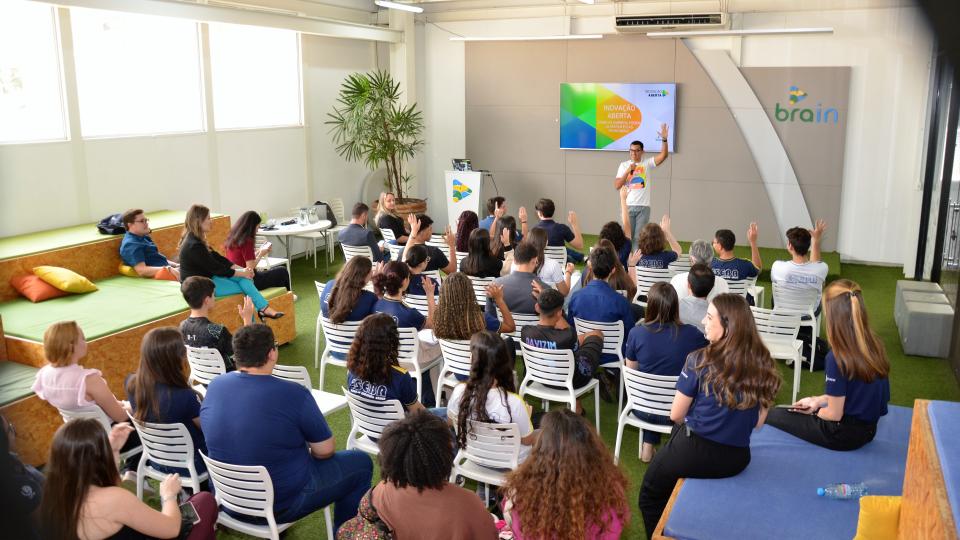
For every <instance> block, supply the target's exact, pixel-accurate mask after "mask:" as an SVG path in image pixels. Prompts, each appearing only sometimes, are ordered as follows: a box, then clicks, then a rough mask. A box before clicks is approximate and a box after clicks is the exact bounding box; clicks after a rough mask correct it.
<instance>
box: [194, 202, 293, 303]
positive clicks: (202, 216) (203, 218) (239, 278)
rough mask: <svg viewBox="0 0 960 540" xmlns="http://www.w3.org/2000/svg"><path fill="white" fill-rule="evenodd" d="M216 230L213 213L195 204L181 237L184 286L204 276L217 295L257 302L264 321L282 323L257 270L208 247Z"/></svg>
mask: <svg viewBox="0 0 960 540" xmlns="http://www.w3.org/2000/svg"><path fill="white" fill-rule="evenodd" d="M211 228H213V220H212V219H211V218H210V209H209V208H207V207H206V206H203V205H202V204H195V205H193V206H191V207H190V209H189V210H187V216H186V218H185V219H184V222H183V235H182V236H181V237H180V246H179V250H180V282H181V283H183V281H184V280H186V279H187V278H188V277H190V276H203V277H205V278H209V279H211V280H213V284H214V285H215V286H216V289H215V290H214V295H216V296H230V295H232V294H245V295H247V296H249V297H250V299H251V300H253V305H254V306H255V307H256V308H257V315H259V316H260V319H261V320H263V319H264V318H268V319H279V318H280V317H283V312H281V311H276V310H275V309H273V308H271V307H270V306H269V305H268V304H267V300H266V299H265V298H264V297H263V295H262V294H260V291H258V290H257V286H256V285H255V284H254V283H253V275H254V274H253V270H250V269H248V268H245V267H242V266H237V265H235V264H233V263H232V262H230V260H229V259H227V258H226V257H224V256H223V255H221V254H219V253H217V252H216V251H214V250H213V248H211V247H210V245H209V244H208V243H207V233H209V232H210V229H211Z"/></svg>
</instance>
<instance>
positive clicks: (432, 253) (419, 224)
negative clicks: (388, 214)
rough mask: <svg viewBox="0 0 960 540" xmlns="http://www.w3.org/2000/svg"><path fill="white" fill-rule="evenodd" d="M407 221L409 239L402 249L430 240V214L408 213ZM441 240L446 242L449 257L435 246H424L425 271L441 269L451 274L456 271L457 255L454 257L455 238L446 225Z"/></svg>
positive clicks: (431, 232) (431, 234)
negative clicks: (425, 256) (425, 251)
mask: <svg viewBox="0 0 960 540" xmlns="http://www.w3.org/2000/svg"><path fill="white" fill-rule="evenodd" d="M407 223H409V224H410V240H408V241H407V245H406V247H405V248H404V251H406V250H408V249H410V248H411V247H412V246H415V245H421V244H426V243H427V242H429V241H430V237H431V236H433V220H432V219H430V216H428V215H426V214H417V215H413V214H410V215H409V216H407ZM443 241H444V242H445V243H446V244H447V248H448V249H449V250H450V257H449V258H448V257H447V255H446V254H445V253H444V252H443V251H441V250H440V248H438V247H436V246H426V245H425V246H424V247H425V248H427V266H426V268H424V271H425V272H432V271H434V270H442V271H443V273H444V274H452V273H454V272H456V271H457V257H456V253H455V251H456V247H457V246H456V238H455V237H454V236H453V233H452V232H450V227H447V230H446V232H445V233H443Z"/></svg>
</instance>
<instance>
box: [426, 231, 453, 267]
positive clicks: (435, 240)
mask: <svg viewBox="0 0 960 540" xmlns="http://www.w3.org/2000/svg"><path fill="white" fill-rule="evenodd" d="M424 243H425V244H426V245H428V246H433V247H435V248H437V249H439V250H440V251H442V252H443V254H444V255H445V256H446V257H447V260H448V261H449V260H450V257H451V256H452V255H451V254H450V246H448V245H447V243H446V242H445V241H444V240H443V235H439V234H435V235H433V236H431V237H430V240H427V241H426V242H424ZM458 265H459V261H458ZM458 268H459V266H458Z"/></svg>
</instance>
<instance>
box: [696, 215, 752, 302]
mask: <svg viewBox="0 0 960 540" xmlns="http://www.w3.org/2000/svg"><path fill="white" fill-rule="evenodd" d="M747 241H748V242H750V260H749V261H748V260H746V259H738V258H737V257H736V255H734V254H733V247H734V246H735V245H736V244H737V235H735V234H733V231H731V230H730V229H720V230H718V231H717V232H716V234H714V235H713V249H714V250H715V251H716V252H717V256H716V258H714V259H713V260H712V262H711V263H710V267H711V268H713V273H714V274H716V275H717V277H718V278H723V279H724V280H734V281H736V280H740V279H750V278H755V277H757V276H759V275H760V271H761V270H763V259H761V258H760V248H758V247H757V224H756V223H751V224H750V227H748V228H747ZM690 254H691V256H692V255H693V246H691V247H690ZM700 262H706V261H700ZM718 286H719V285H718ZM724 292H726V291H724ZM718 294H719V293H718ZM747 302H748V303H749V304H750V305H751V306H752V305H753V296H752V295H750V294H748V295H747Z"/></svg>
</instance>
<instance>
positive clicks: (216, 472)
mask: <svg viewBox="0 0 960 540" xmlns="http://www.w3.org/2000/svg"><path fill="white" fill-rule="evenodd" d="M305 451H306V450H305ZM200 457H202V458H203V462H204V463H206V464H207V471H209V473H210V480H211V481H212V482H213V487H214V489H215V493H214V496H215V497H216V499H217V504H218V505H219V506H222V507H223V508H226V509H229V510H231V511H233V512H236V513H238V514H243V515H245V516H250V517H257V518H263V519H265V520H267V524H266V525H255V524H253V523H248V522H246V521H242V520H240V519H237V518H235V517H233V516H231V515H230V514H228V513H226V512H224V511H222V510H221V511H220V514H219V516H218V517H217V523H218V524H220V525H223V526H225V527H228V528H230V529H233V530H235V531H239V532H242V533H244V534H249V535H251V536H256V537H257V538H270V539H272V540H279V539H280V533H281V532H283V531H285V530H287V529H289V528H290V526H291V525H293V522H290V523H277V520H276V518H275V517H274V516H273V481H272V480H271V479H270V474H269V473H267V468H266V467H264V466H263V465H231V464H229V463H224V462H222V461H217V460H215V459H211V458H209V457H207V456H205V455H204V454H203V452H201V453H200ZM323 517H324V519H325V520H326V528H327V538H333V515H332V513H331V512H330V507H329V506H327V507H326V508H324V509H323Z"/></svg>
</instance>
